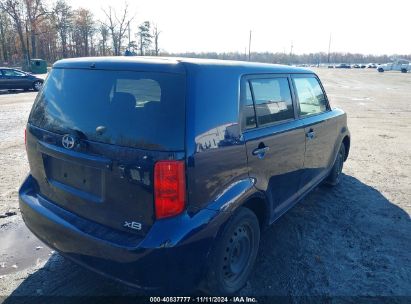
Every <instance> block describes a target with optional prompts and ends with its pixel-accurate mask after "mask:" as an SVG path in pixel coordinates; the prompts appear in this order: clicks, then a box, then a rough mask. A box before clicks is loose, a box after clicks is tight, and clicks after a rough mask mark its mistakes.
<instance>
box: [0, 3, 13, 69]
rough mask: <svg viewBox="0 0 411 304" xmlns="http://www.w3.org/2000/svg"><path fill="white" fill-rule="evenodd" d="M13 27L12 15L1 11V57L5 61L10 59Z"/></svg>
mask: <svg viewBox="0 0 411 304" xmlns="http://www.w3.org/2000/svg"><path fill="white" fill-rule="evenodd" d="M12 36H13V33H12V29H11V22H10V17H9V15H7V13H6V12H4V11H1V12H0V45H1V56H2V57H1V58H2V60H3V61H8V60H9V58H10V47H11V44H12Z"/></svg>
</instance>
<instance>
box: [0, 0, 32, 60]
mask: <svg viewBox="0 0 411 304" xmlns="http://www.w3.org/2000/svg"><path fill="white" fill-rule="evenodd" d="M0 8H1V10H3V11H5V12H6V13H7V14H8V15H9V16H10V18H11V19H12V20H13V24H14V27H15V28H16V31H17V35H18V37H19V39H20V45H21V51H22V53H23V56H24V58H25V60H26V64H28V63H29V59H30V55H29V53H28V46H27V45H26V42H25V41H24V32H23V28H24V27H25V26H26V22H25V18H24V17H25V12H24V11H25V10H24V3H23V2H22V0H2V1H1V2H0Z"/></svg>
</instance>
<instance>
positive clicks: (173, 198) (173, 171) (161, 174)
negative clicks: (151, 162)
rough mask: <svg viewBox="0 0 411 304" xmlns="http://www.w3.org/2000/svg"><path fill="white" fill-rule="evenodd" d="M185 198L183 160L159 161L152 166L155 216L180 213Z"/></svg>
mask: <svg viewBox="0 0 411 304" xmlns="http://www.w3.org/2000/svg"><path fill="white" fill-rule="evenodd" d="M185 200H186V182H185V166H184V162H183V161H175V160H167V161H159V162H157V163H156V164H155V166H154V203H155V210H156V218H157V219H161V218H166V217H170V216H174V215H177V214H179V213H181V212H182V211H183V209H184V206H185Z"/></svg>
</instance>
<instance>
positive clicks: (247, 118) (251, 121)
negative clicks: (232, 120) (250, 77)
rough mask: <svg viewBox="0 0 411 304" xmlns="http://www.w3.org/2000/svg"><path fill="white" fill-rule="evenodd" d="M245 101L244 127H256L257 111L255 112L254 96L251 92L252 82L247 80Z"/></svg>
mask: <svg viewBox="0 0 411 304" xmlns="http://www.w3.org/2000/svg"><path fill="white" fill-rule="evenodd" d="M245 90H246V91H245V101H244V104H245V106H244V110H243V118H244V119H243V127H244V129H251V128H255V127H256V126H257V125H256V121H255V112H254V103H253V96H252V94H251V89H250V83H249V82H246V86H245Z"/></svg>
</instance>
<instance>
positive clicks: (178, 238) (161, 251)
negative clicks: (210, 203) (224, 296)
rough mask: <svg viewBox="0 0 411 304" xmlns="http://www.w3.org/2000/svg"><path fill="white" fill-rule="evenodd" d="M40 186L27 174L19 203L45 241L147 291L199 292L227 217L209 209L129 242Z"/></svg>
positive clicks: (163, 224)
mask: <svg viewBox="0 0 411 304" xmlns="http://www.w3.org/2000/svg"><path fill="white" fill-rule="evenodd" d="M36 188H37V186H36V181H35V180H34V178H33V177H32V176H31V175H29V176H28V177H27V179H26V180H25V181H24V183H23V185H22V186H21V188H20V190H19V200H20V210H21V213H22V216H23V219H24V222H25V223H26V225H27V227H28V228H29V229H30V230H31V231H32V232H33V233H34V234H35V235H36V236H37V237H38V238H39V239H40V240H41V241H43V242H44V243H45V244H47V245H48V246H49V247H51V248H53V249H55V250H57V251H58V252H60V253H61V254H62V255H63V256H66V257H68V258H70V259H71V260H74V261H75V262H76V263H78V264H80V265H82V266H85V267H86V268H89V269H91V270H94V271H96V272H98V273H100V274H103V275H105V276H108V277H111V278H113V279H116V280H118V281H121V282H123V283H126V284H128V285H131V286H133V287H135V288H138V289H140V290H141V291H146V292H149V293H153V292H154V293H156V292H171V291H172V292H179V291H181V292H185V291H190V290H193V289H195V288H196V286H198V284H199V283H200V282H201V279H202V277H203V275H204V271H205V268H206V261H207V257H208V253H209V251H210V249H211V245H212V242H213V240H214V238H215V236H216V234H217V231H218V228H219V226H220V223H223V222H224V221H225V218H226V216H225V215H222V214H221V212H220V213H219V212H217V211H213V210H208V209H203V210H200V211H198V212H192V213H191V212H190V213H189V212H185V213H183V214H182V215H180V216H177V217H174V218H170V219H165V220H160V221H156V222H155V223H154V224H153V226H152V227H151V229H150V231H149V232H148V234H147V235H146V236H145V237H144V238H140V239H139V237H138V236H136V237H135V238H134V236H133V235H132V237H131V238H130V234H125V233H124V232H117V231H112V230H111V233H109V232H107V231H108V229H109V228H107V227H103V226H101V225H99V224H95V223H93V222H90V221H89V220H86V219H84V218H81V217H79V216H77V215H75V214H73V213H71V212H68V211H66V210H64V209H62V208H60V207H58V206H56V205H55V204H53V202H50V201H49V200H47V199H45V198H44V197H42V196H40V195H38V193H37V191H36ZM223 218H224V220H223ZM103 235H104V237H103Z"/></svg>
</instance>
